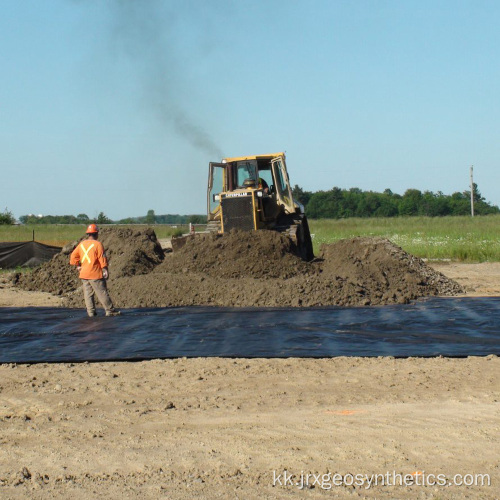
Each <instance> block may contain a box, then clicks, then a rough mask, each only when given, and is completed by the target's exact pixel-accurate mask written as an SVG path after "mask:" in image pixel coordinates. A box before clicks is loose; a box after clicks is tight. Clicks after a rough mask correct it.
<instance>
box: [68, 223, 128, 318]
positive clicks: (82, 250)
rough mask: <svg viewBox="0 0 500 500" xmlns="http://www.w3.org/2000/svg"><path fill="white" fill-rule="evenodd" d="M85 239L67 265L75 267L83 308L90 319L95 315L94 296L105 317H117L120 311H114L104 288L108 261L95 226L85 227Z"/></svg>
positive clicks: (105, 287)
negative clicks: (78, 276) (78, 275)
mask: <svg viewBox="0 0 500 500" xmlns="http://www.w3.org/2000/svg"><path fill="white" fill-rule="evenodd" d="M86 233H87V239H86V240H83V241H82V242H80V243H79V244H78V245H77V247H76V248H75V249H74V250H73V252H72V254H71V257H70V260H69V263H70V264H71V265H72V266H77V269H78V271H79V273H80V279H81V280H82V285H83V297H84V299H85V306H86V307H87V313H88V315H89V316H90V317H92V316H95V315H96V310H95V299H94V297H95V295H97V298H98V299H99V302H100V303H101V304H102V305H103V307H104V310H105V311H106V316H117V315H118V314H120V311H118V310H116V309H115V308H114V306H113V302H111V298H110V296H109V293H108V288H107V286H106V280H107V279H108V277H109V273H108V259H107V258H106V254H105V253H104V247H103V246H102V243H101V242H100V241H97V237H98V235H99V228H98V227H97V226H96V225H95V224H90V226H89V227H87V231H86Z"/></svg>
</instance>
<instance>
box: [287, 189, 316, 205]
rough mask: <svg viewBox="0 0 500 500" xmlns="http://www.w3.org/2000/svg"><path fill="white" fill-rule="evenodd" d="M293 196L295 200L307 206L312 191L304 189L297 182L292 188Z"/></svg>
mask: <svg viewBox="0 0 500 500" xmlns="http://www.w3.org/2000/svg"><path fill="white" fill-rule="evenodd" d="M292 196H293V199H294V200H296V201H298V202H299V203H302V205H304V207H307V204H308V203H309V200H310V199H311V196H312V192H311V191H304V190H303V189H302V188H301V187H300V186H299V185H297V184H295V186H293V188H292Z"/></svg>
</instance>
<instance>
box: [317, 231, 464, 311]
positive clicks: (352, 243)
mask: <svg viewBox="0 0 500 500" xmlns="http://www.w3.org/2000/svg"><path fill="white" fill-rule="evenodd" d="M319 258H320V259H321V260H322V261H323V263H322V266H321V267H322V279H324V280H326V281H329V280H331V279H333V278H335V279H337V280H340V281H343V282H344V283H349V284H351V285H352V286H353V287H354V290H355V293H356V295H357V296H359V298H360V300H361V301H362V302H363V299H362V297H365V300H364V302H366V303H367V304H368V303H370V304H385V303H391V302H398V303H407V302H408V301H410V300H413V299H416V298H418V297H424V296H430V295H456V294H459V293H464V290H463V288H462V287H461V286H460V285H459V284H458V283H457V282H455V281H453V280H450V279H448V278H447V277H446V276H444V275H443V274H441V273H440V272H438V271H435V270H434V269H432V268H431V267H430V266H428V265H427V264H426V263H425V262H424V261H423V260H422V259H420V258H418V257H415V256H414V255H410V254H409V253H407V252H405V251H404V250H403V249H402V248H400V247H398V246H397V245H395V244H393V243H391V242H390V241H389V240H387V239H384V238H366V237H358V238H352V239H345V240H339V241H337V242H335V243H331V244H328V245H322V246H321V249H320V255H319Z"/></svg>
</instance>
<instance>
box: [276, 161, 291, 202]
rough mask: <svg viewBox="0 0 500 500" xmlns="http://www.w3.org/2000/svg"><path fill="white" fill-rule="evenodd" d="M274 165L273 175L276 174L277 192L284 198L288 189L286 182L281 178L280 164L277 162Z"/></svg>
mask: <svg viewBox="0 0 500 500" xmlns="http://www.w3.org/2000/svg"><path fill="white" fill-rule="evenodd" d="M275 165H276V167H277V168H276V171H275V173H276V183H277V184H278V191H279V193H280V194H281V195H285V196H286V195H288V187H287V184H286V180H285V178H284V177H283V171H282V168H281V162H280V161H277V162H275Z"/></svg>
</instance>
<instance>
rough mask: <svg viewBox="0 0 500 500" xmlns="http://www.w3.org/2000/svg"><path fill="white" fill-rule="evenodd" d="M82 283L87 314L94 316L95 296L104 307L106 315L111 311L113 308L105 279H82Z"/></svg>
mask: <svg viewBox="0 0 500 500" xmlns="http://www.w3.org/2000/svg"><path fill="white" fill-rule="evenodd" d="M82 284H83V297H84V298H85V306H86V307H87V313H88V315H89V316H95V314H96V312H95V296H96V295H97V298H98V299H99V302H100V303H101V304H102V306H103V307H104V310H105V311H106V315H108V314H110V313H112V312H113V311H114V310H115V308H114V306H113V302H111V298H110V296H109V293H108V288H107V286H106V281H105V280H104V279H100V280H82Z"/></svg>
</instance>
